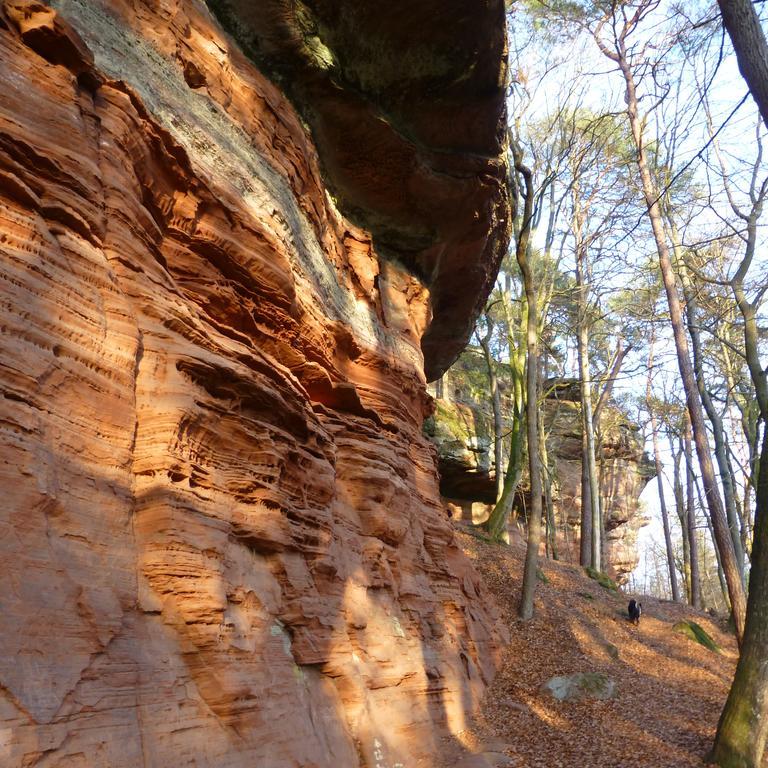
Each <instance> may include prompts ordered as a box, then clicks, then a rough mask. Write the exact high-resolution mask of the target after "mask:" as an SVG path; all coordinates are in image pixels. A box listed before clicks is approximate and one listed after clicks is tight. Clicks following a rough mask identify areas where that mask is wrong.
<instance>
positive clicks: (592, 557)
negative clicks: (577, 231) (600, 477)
mask: <svg viewBox="0 0 768 768" xmlns="http://www.w3.org/2000/svg"><path fill="white" fill-rule="evenodd" d="M579 261H580V260H579ZM582 263H583V262H582ZM576 274H577V278H576V279H577V283H580V287H579V292H580V293H581V294H582V296H583V293H584V291H585V290H586V285H585V284H584V277H583V266H582V267H581V268H577V272H576ZM579 304H580V306H579V315H580V318H579V320H578V327H579V328H578V358H579V392H580V395H581V429H582V435H583V437H582V442H581V445H582V449H583V450H582V454H581V464H582V472H581V497H582V502H581V516H582V536H584V527H585V526H584V518H585V516H589V518H590V526H589V527H590V534H591V542H590V552H589V563H588V564H589V565H591V566H592V567H593V568H594V569H595V570H596V571H599V570H601V557H600V497H599V493H600V491H599V489H598V486H597V466H596V464H595V429H594V424H593V423H592V383H591V380H590V372H589V329H588V326H587V318H586V302H585V301H584V299H583V298H582V300H581V301H580V302H579ZM585 502H586V503H585ZM583 551H584V547H582V552H583Z"/></svg>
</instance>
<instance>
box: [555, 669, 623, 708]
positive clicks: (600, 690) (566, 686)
mask: <svg viewBox="0 0 768 768" xmlns="http://www.w3.org/2000/svg"><path fill="white" fill-rule="evenodd" d="M542 690H543V691H544V692H545V693H547V694H549V695H550V696H552V697H553V698H555V699H557V700H558V701H571V700H574V699H584V698H589V699H612V698H613V697H614V696H615V695H616V682H615V681H614V680H611V678H610V677H608V676H607V675H604V674H603V673H602V672H576V673H575V674H573V675H562V676H558V677H553V678H552V679H551V680H547V682H546V683H544V685H543V686H542Z"/></svg>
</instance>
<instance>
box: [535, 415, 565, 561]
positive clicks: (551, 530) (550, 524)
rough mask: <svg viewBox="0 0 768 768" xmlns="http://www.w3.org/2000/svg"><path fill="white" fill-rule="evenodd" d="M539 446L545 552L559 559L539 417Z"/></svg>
mask: <svg viewBox="0 0 768 768" xmlns="http://www.w3.org/2000/svg"><path fill="white" fill-rule="evenodd" d="M538 421H539V448H540V449H541V469H542V473H543V475H542V477H543V485H544V514H545V517H546V521H547V554H548V555H549V557H551V558H552V559H553V560H559V559H560V557H559V554H558V551H557V527H556V525H555V506H554V502H553V500H552V470H551V468H550V466H549V455H548V452H547V436H546V434H545V432H544V420H543V419H542V418H541V417H539V420H538Z"/></svg>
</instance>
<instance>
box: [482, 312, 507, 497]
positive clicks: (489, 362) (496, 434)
mask: <svg viewBox="0 0 768 768" xmlns="http://www.w3.org/2000/svg"><path fill="white" fill-rule="evenodd" d="M485 323H486V333H485V336H482V337H481V336H480V335H479V334H478V340H479V341H480V346H481V347H482V349H483V356H484V357H485V366H486V370H487V374H488V387H489V389H490V391H491V407H492V408H493V457H494V463H495V472H496V501H498V500H499V499H500V498H501V494H502V493H503V491H504V471H503V469H502V467H503V466H504V458H503V456H504V420H503V418H502V414H501V393H500V392H499V380H498V377H497V376H496V364H495V361H494V359H493V355H492V354H491V338H492V336H493V320H491V318H490V317H489V315H488V313H487V312H486V315H485Z"/></svg>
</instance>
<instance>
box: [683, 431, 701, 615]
mask: <svg viewBox="0 0 768 768" xmlns="http://www.w3.org/2000/svg"><path fill="white" fill-rule="evenodd" d="M683 445H684V450H685V518H686V523H687V525H688V547H689V551H690V556H691V605H692V606H693V607H694V608H701V575H700V572H699V542H698V539H697V538H696V503H695V502H696V499H695V497H694V489H693V484H694V473H693V447H692V445H691V423H690V421H689V420H688V419H686V420H685V431H684V432H683Z"/></svg>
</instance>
